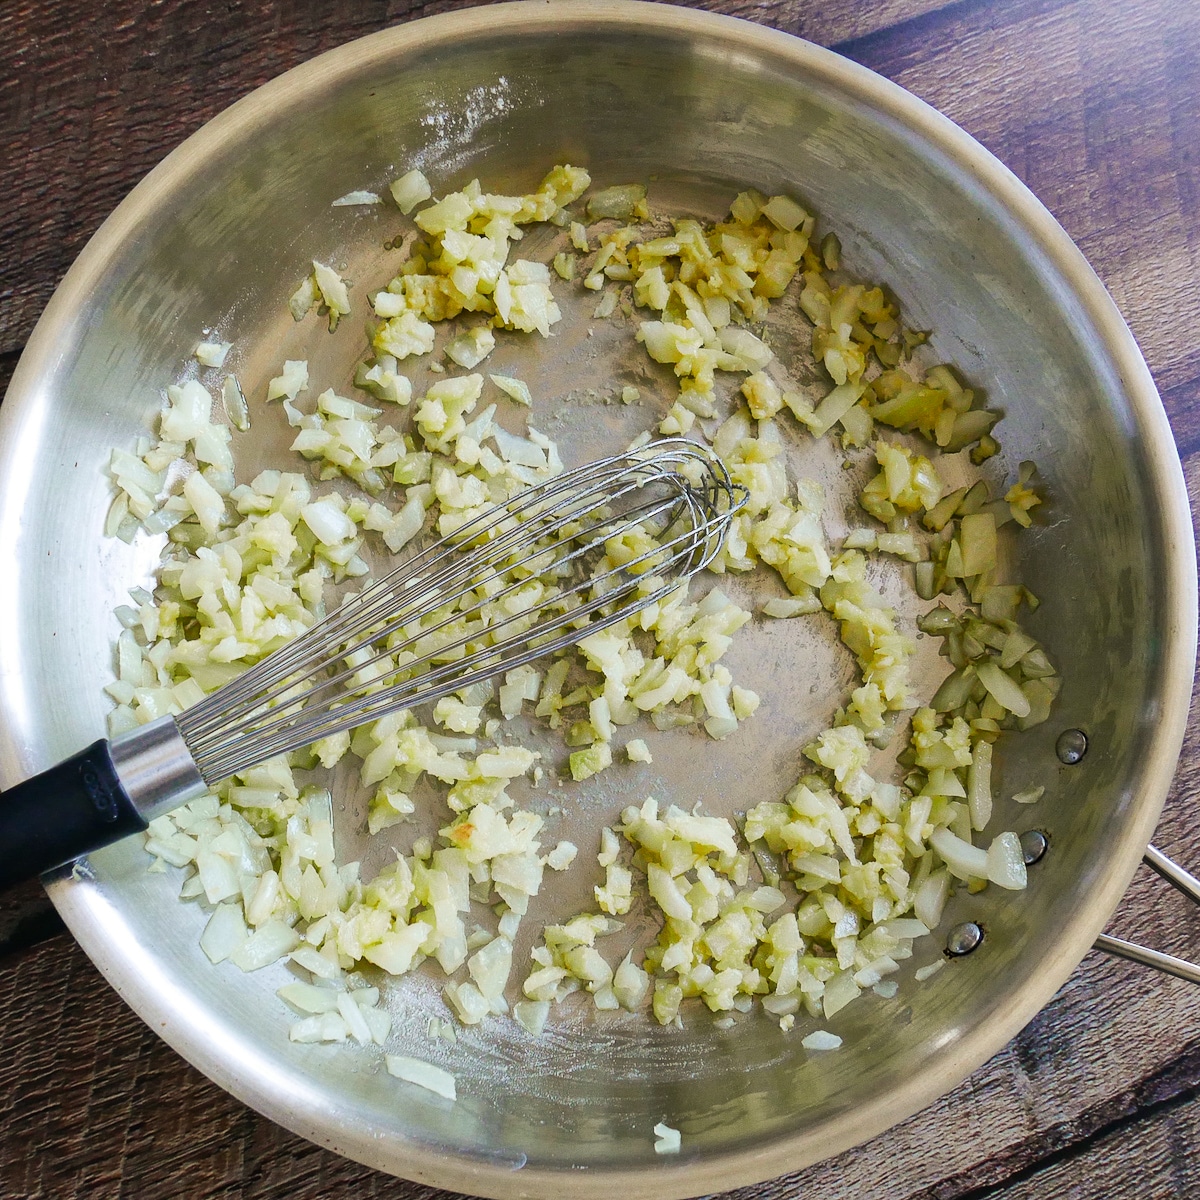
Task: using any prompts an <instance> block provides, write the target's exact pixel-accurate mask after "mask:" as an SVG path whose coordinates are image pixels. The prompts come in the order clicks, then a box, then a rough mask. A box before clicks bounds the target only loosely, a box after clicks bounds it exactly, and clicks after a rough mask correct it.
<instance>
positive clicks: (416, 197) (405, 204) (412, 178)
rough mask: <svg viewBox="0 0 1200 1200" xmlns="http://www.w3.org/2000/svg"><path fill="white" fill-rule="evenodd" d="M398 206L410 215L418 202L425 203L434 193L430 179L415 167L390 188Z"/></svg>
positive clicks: (406, 214) (405, 213)
mask: <svg viewBox="0 0 1200 1200" xmlns="http://www.w3.org/2000/svg"><path fill="white" fill-rule="evenodd" d="M388 190H389V191H390V192H391V193H392V199H393V200H395V202H396V207H397V208H398V209H399V210H400V211H401V212H402V213H403V214H404V215H405V216H408V214H409V213H410V212H412V210H413V209H414V208H416V207H417V205H418V204H424V203H425V201H426V200H428V199H429V198H430V196H432V195H433V188H431V187H430V186H429V180H428V179H426V178H425V176H424V175H423V174H422V173H421V172H420V171H418V170H416V169H415V168H414V169H413V170H411V171H409V172H408V174H406V175H401V176H400V178H399V179H397V180H395V181H394V182H393V183H392V184H391V185H390V186H389V188H388Z"/></svg>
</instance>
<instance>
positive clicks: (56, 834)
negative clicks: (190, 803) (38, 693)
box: [0, 739, 146, 888]
mask: <svg viewBox="0 0 1200 1200" xmlns="http://www.w3.org/2000/svg"><path fill="white" fill-rule="evenodd" d="M145 828H146V822H145V821H144V820H143V819H142V816H141V814H140V813H139V812H138V810H137V808H136V807H135V806H134V803H133V801H132V800H130V798H129V796H128V794H127V793H126V791H125V789H124V788H123V787H122V786H121V780H120V779H119V778H118V776H117V772H116V768H114V767H113V761H112V755H111V754H110V753H109V750H108V743H107V742H106V741H104V740H103V739H101V740H100V741H98V742H95V743H93V744H92V745H90V746H89V747H88V748H87V749H86V750H83V751H81V752H80V753H79V754H76V755H75V756H74V757H73V758H68V759H66V760H65V761H64V762H60V763H59V764H58V766H56V767H51V768H50V769H49V770H48V771H43V772H42V773H41V774H40V775H35V776H34V777H33V778H32V779H26V780H25V782H24V783H18V784H17V786H16V787H12V788H9V789H8V791H7V792H5V793H4V794H3V795H2V796H0V888H3V887H8V886H9V885H10V884H14V883H21V882H23V881H24V880H26V879H32V878H33V877H34V876H35V875H40V874H42V872H43V871H49V870H51V869H52V868H53V867H59V866H62V864H63V863H67V862H70V861H71V860H72V859H74V858H78V857H79V856H80V855H81V854H88V853H89V852H90V851H92V850H98V849H100V847H101V846H107V845H108V844H109V842H116V841H119V840H120V839H121V838H123V837H128V836H129V835H130V834H133V833H139V832H141V831H142V830H144V829H145Z"/></svg>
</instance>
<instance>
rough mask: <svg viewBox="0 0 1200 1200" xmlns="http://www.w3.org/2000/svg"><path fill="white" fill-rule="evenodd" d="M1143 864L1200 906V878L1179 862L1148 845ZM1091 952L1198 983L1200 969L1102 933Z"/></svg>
mask: <svg viewBox="0 0 1200 1200" xmlns="http://www.w3.org/2000/svg"><path fill="white" fill-rule="evenodd" d="M1142 861H1143V862H1144V863H1145V864H1146V866H1148V867H1149V868H1150V869H1151V870H1152V871H1157V872H1158V874H1159V875H1161V876H1162V877H1163V878H1164V879H1165V880H1166V881H1167V882H1168V883H1169V884H1171V886H1172V887H1176V888H1178V889H1179V890H1180V891H1181V892H1182V893H1183V894H1184V895H1185V896H1187V897H1188V899H1190V900H1194V901H1195V902H1196V903H1197V904H1200V879H1197V878H1196V877H1195V876H1194V875H1192V874H1191V873H1190V872H1188V871H1185V870H1184V869H1183V868H1182V867H1181V866H1180V865H1179V864H1178V863H1176V862H1174V861H1173V860H1172V859H1169V858H1168V857H1167V856H1166V855H1165V854H1164V853H1163V852H1162V851H1161V850H1159V849H1158V847H1157V846H1147V847H1146V853H1145V856H1144V857H1143V859H1142ZM1093 949H1096V950H1103V951H1104V953H1105V954H1112V955H1114V956H1115V957H1117V958H1127V959H1129V960H1130V961H1131V962H1136V963H1141V964H1142V965H1143V966H1147V967H1155V968H1157V969H1158V970H1160V971H1163V972H1165V973H1166V974H1168V975H1174V976H1175V977H1176V978H1177V979H1186V980H1188V982H1189V983H1200V967H1198V966H1196V965H1195V964H1194V963H1190V962H1188V961H1187V960H1186V959H1183V958H1176V957H1175V956H1174V955H1173V954H1163V953H1162V951H1161V950H1150V949H1147V948H1146V947H1145V946H1139V945H1137V944H1136V943H1135V942H1126V941H1124V940H1123V939H1121V938H1115V937H1109V936H1108V934H1106V933H1102V934H1101V935H1100V936H1099V937H1098V938H1097V939H1096V941H1095V942H1094V943H1093Z"/></svg>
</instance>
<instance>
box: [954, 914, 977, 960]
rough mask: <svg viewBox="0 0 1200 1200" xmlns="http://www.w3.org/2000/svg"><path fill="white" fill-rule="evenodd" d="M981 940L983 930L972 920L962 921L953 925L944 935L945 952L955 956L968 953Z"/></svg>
mask: <svg viewBox="0 0 1200 1200" xmlns="http://www.w3.org/2000/svg"><path fill="white" fill-rule="evenodd" d="M982 941H983V930H982V929H980V928H979V926H978V925H976V924H975V922H974V921H964V922H963V923H962V924H961V925H955V927H954V928H953V929H952V930H950V932H949V934H947V936H946V953H947V954H953V955H954V956H955V957H956V958H958V957H960V956H961V955H963V954H970V953H971V951H972V950H974V949H976V948H977V947H978V946H979V943H980V942H982Z"/></svg>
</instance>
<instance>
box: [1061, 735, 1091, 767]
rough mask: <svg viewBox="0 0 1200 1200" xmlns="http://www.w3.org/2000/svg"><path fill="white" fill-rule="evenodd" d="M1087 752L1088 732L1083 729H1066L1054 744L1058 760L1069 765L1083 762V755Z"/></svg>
mask: <svg viewBox="0 0 1200 1200" xmlns="http://www.w3.org/2000/svg"><path fill="white" fill-rule="evenodd" d="M1087 752H1088V740H1087V734H1086V733H1084V732H1083V730H1082V729H1064V730H1063V732H1062V733H1060V734H1059V736H1058V741H1057V742H1056V743H1055V746H1054V753H1055V754H1057V755H1058V761H1059V762H1060V763H1063V764H1064V765H1066V766H1068V767H1073V766H1074V765H1075V764H1076V763H1077V762H1082V760H1083V756H1084V755H1085V754H1086V753H1087Z"/></svg>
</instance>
